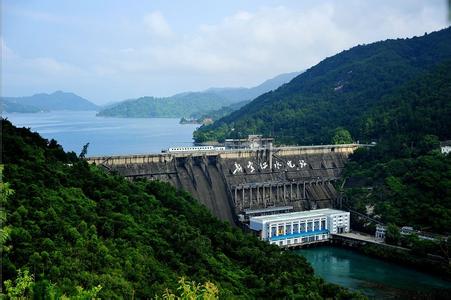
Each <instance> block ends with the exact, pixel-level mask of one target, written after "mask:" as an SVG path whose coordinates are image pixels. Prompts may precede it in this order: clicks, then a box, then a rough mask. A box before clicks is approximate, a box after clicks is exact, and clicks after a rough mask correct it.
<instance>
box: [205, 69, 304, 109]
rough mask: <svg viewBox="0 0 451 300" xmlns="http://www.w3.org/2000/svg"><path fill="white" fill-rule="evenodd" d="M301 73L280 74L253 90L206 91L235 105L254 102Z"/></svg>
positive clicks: (216, 89) (223, 89)
mask: <svg viewBox="0 0 451 300" xmlns="http://www.w3.org/2000/svg"><path fill="white" fill-rule="evenodd" d="M301 73H302V72H292V73H284V74H280V75H277V76H276V77H274V78H271V79H268V80H266V81H265V82H263V83H262V84H260V85H258V86H256V87H252V88H210V89H208V90H206V92H211V93H214V94H217V95H219V96H222V97H224V98H226V99H228V100H230V101H231V102H233V103H235V102H241V101H245V100H252V99H254V98H256V97H258V96H260V95H261V94H264V93H266V92H269V91H272V90H275V89H277V88H278V87H280V86H281V85H282V84H285V83H287V82H289V81H290V80H291V79H293V78H294V77H296V76H298V75H299V74H301Z"/></svg>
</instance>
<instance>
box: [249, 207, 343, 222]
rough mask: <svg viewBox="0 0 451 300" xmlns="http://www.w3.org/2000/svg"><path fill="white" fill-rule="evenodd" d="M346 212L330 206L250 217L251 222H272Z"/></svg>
mask: <svg viewBox="0 0 451 300" xmlns="http://www.w3.org/2000/svg"><path fill="white" fill-rule="evenodd" d="M340 213H346V211H342V210H337V209H331V208H323V209H315V210H305V211H297V212H291V213H285V214H277V215H269V216H258V217H252V218H251V219H250V220H251V222H252V221H254V222H259V223H263V222H274V221H282V220H290V219H299V218H308V217H314V216H322V215H323V216H324V215H332V214H340Z"/></svg>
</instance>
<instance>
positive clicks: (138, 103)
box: [97, 92, 230, 118]
mask: <svg viewBox="0 0 451 300" xmlns="http://www.w3.org/2000/svg"><path fill="white" fill-rule="evenodd" d="M228 104H230V102H229V101H228V100H227V99H225V98H223V97H221V96H218V95H216V94H213V93H200V92H199V93H183V94H178V95H175V96H172V97H167V98H154V97H142V98H139V99H136V100H128V101H124V102H121V103H119V104H117V105H113V106H111V107H108V108H106V109H104V110H101V111H100V112H99V113H98V114H97V115H98V116H103V117H122V118H152V117H153V118H156V117H162V118H181V117H191V116H192V115H194V114H200V113H203V112H207V111H211V110H216V109H219V108H221V107H223V106H227V105H228Z"/></svg>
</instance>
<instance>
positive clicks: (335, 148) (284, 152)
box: [86, 144, 373, 165]
mask: <svg viewBox="0 0 451 300" xmlns="http://www.w3.org/2000/svg"><path fill="white" fill-rule="evenodd" d="M371 146H373V145H368V144H341V145H314V146H285V147H274V148H271V149H269V148H255V149H225V150H212V151H185V152H171V153H150V154H134V155H112V156H92V157H87V158H86V161H87V162H88V163H95V164H104V165H123V164H144V163H158V162H169V161H172V160H173V159H174V158H177V157H188V156H189V157H199V156H220V157H221V158H225V159H227V158H228V159H233V158H246V157H251V156H254V155H255V153H256V152H263V151H271V152H272V153H274V154H277V155H279V156H288V155H300V154H314V153H330V152H338V153H346V154H350V153H352V152H354V151H355V150H356V149H357V148H359V147H371Z"/></svg>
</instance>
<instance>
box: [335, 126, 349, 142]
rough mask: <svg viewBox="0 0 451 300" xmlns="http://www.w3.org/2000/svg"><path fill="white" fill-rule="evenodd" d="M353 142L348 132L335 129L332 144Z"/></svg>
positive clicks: (343, 129)
mask: <svg viewBox="0 0 451 300" xmlns="http://www.w3.org/2000/svg"><path fill="white" fill-rule="evenodd" d="M352 142H353V141H352V137H351V133H350V132H349V131H348V130H346V129H345V128H341V127H338V128H336V129H335V131H334V136H333V137H332V144H334V145H337V144H351V143H352Z"/></svg>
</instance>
